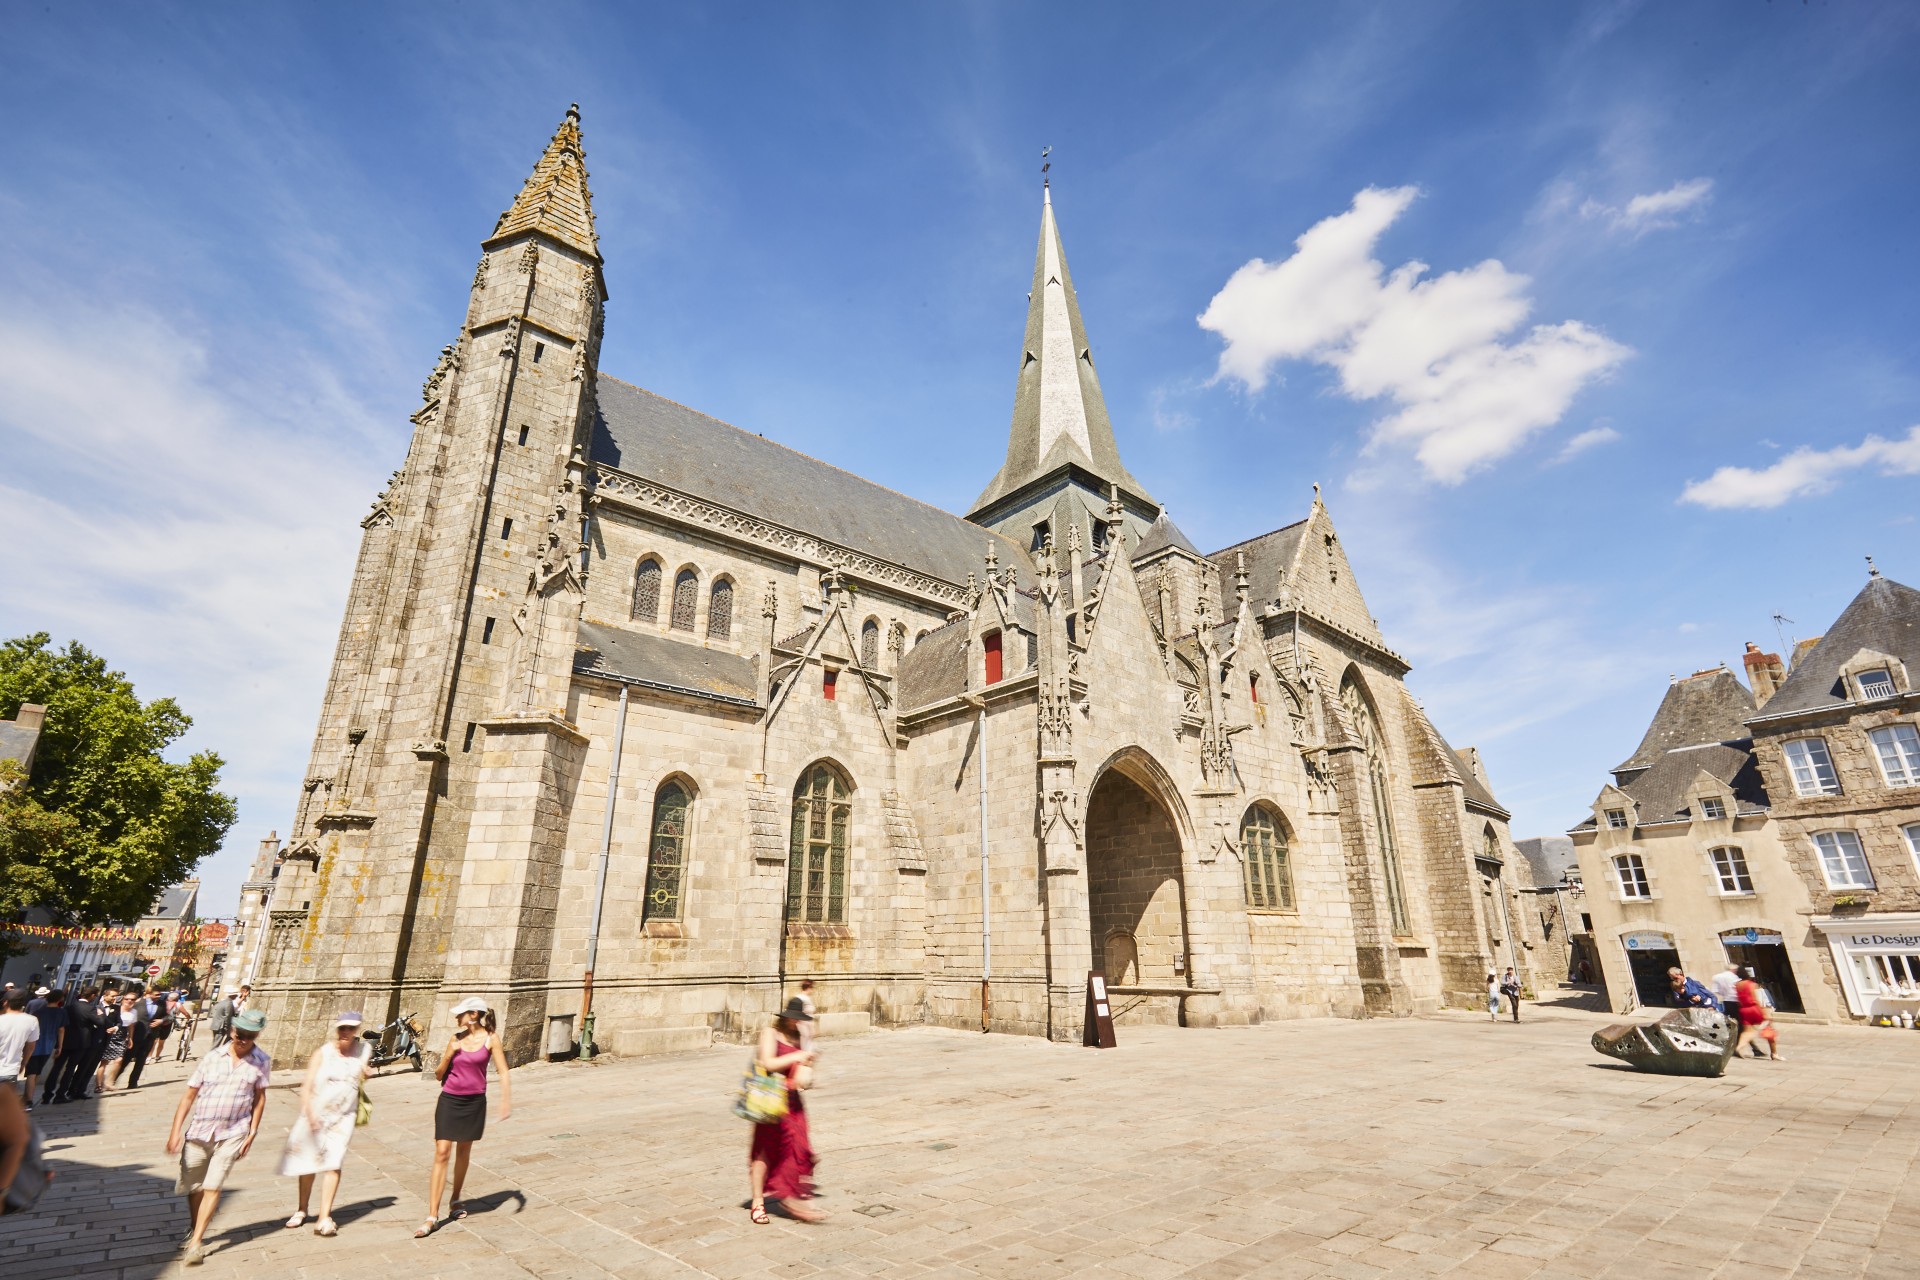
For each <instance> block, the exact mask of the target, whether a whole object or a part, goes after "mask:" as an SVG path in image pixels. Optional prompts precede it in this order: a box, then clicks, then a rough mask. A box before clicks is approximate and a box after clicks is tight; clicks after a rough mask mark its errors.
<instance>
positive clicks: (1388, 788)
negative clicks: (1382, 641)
mask: <svg viewBox="0 0 1920 1280" xmlns="http://www.w3.org/2000/svg"><path fill="white" fill-rule="evenodd" d="M1340 705H1341V706H1342V707H1343V708H1344V709H1345V710H1346V713H1347V723H1348V724H1350V725H1352V726H1353V731H1354V734H1355V735H1356V736H1357V737H1359V739H1360V745H1361V748H1362V749H1363V750H1364V751H1365V753H1366V761H1367V791H1368V794H1369V796H1370V797H1371V799H1372V801H1373V830H1374V842H1375V844H1376V845H1377V846H1378V852H1379V856H1380V867H1381V871H1382V873H1383V878H1384V879H1385V881H1386V884H1385V888H1386V891H1387V912H1388V915H1389V916H1390V917H1391V918H1392V923H1393V932H1394V935H1395V936H1396V937H1400V936H1404V935H1406V934H1408V933H1410V932H1411V931H1412V925H1411V923H1410V921H1409V918H1408V915H1407V893H1406V886H1405V885H1404V884H1403V883H1402V881H1401V878H1400V849H1399V845H1398V843H1397V841H1396V840H1395V838H1394V830H1393V787H1392V785H1391V782H1390V779H1389V778H1388V775H1387V761H1386V743H1385V742H1384V741H1383V740H1382V739H1381V737H1380V727H1379V725H1378V723H1377V722H1376V721H1375V720H1374V718H1373V707H1372V705H1371V704H1370V703H1368V701H1367V695H1366V694H1365V693H1363V692H1361V690H1360V686H1359V685H1358V684H1357V683H1356V682H1354V681H1353V680H1347V681H1346V682H1344V683H1343V684H1342V685H1341V686H1340Z"/></svg>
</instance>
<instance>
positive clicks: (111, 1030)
mask: <svg viewBox="0 0 1920 1280" xmlns="http://www.w3.org/2000/svg"><path fill="white" fill-rule="evenodd" d="M144 1012H145V1010H144V1009H143V1008H142V1007H141V1004H140V997H139V996H137V995H135V994H133V992H131V991H123V992H121V993H120V1007H119V1008H118V1009H117V1010H115V1011H114V1012H112V1013H110V1014H108V1015H107V1044H106V1048H105V1049H103V1050H102V1051H101V1053H100V1070H99V1073H98V1075H97V1077H96V1078H95V1080H94V1091H95V1092H96V1093H111V1092H113V1091H114V1090H115V1089H118V1088H119V1087H120V1073H121V1072H122V1071H123V1070H125V1069H126V1065H127V1060H128V1059H129V1058H130V1057H132V1056H133V1053H134V1046H136V1045H137V1044H139V1043H140V1028H141V1027H142V1026H143V1025H145V1024H144V1023H143V1022H142V1021H141V1018H140V1015H141V1014H142V1013H144ZM136 1065H137V1064H136ZM108 1068H112V1069H111V1070H109V1069H108Z"/></svg>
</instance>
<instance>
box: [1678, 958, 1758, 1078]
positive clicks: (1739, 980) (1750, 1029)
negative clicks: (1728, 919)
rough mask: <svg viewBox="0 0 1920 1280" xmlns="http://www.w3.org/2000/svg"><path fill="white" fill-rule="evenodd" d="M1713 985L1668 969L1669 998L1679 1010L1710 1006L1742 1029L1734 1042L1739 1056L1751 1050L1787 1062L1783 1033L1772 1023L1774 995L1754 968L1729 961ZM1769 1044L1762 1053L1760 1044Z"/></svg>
mask: <svg viewBox="0 0 1920 1280" xmlns="http://www.w3.org/2000/svg"><path fill="white" fill-rule="evenodd" d="M1711 982H1712V985H1711V986H1708V985H1707V984H1705V983H1702V982H1701V981H1700V980H1699V979H1698V978H1690V977H1688V976H1687V973H1686V970H1684V969H1669V970H1667V986H1668V988H1669V990H1668V997H1667V998H1668V1000H1669V1001H1670V1002H1671V1003H1672V1004H1673V1007H1674V1008H1676V1009H1711V1010H1712V1011H1713V1012H1715V1013H1717V1014H1719V1015H1720V1016H1721V1017H1723V1018H1725V1019H1726V1020H1727V1021H1729V1022H1731V1023H1733V1024H1734V1025H1736V1026H1738V1027H1739V1028H1740V1033H1739V1038H1738V1039H1736V1040H1735V1041H1734V1044H1733V1052H1734V1055H1735V1056H1736V1057H1737V1056H1739V1055H1740V1054H1742V1053H1745V1052H1749V1051H1751V1052H1752V1054H1753V1056H1754V1057H1756V1058H1766V1059H1768V1060H1769V1061H1773V1062H1783V1061H1785V1060H1786V1059H1785V1055H1783V1054H1782V1053H1781V1052H1780V1032H1779V1031H1778V1030H1777V1029H1776V1028H1775V1027H1774V1025H1773V1008H1774V1005H1773V995H1772V994H1771V993H1770V992H1769V991H1768V990H1767V989H1766V987H1764V986H1762V985H1761V984H1760V980H1759V978H1758V977H1756V976H1755V974H1754V971H1753V969H1752V968H1751V967H1747V968H1744V969H1742V968H1739V967H1737V966H1735V965H1734V964H1732V963H1731V962H1729V963H1728V965H1727V967H1726V968H1725V969H1723V970H1721V971H1720V972H1719V973H1716V974H1714V975H1713V978H1712V979H1711ZM1762 1044H1765V1045H1766V1051H1765V1052H1762V1051H1761V1048H1760V1046H1761V1045H1762Z"/></svg>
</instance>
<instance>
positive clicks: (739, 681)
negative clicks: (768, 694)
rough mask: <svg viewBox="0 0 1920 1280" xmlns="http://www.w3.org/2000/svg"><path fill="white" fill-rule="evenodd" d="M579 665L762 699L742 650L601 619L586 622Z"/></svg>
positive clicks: (726, 698) (719, 697)
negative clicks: (730, 650) (628, 627)
mask: <svg viewBox="0 0 1920 1280" xmlns="http://www.w3.org/2000/svg"><path fill="white" fill-rule="evenodd" d="M573 670H574V673H575V674H577V675H597V676H608V677H611V678H613V679H617V680H626V681H630V682H632V683H634V684H644V685H648V686H650V687H652V688H655V689H670V690H673V691H674V692H677V693H686V694H691V695H693V696H694V697H696V698H709V699H712V700H713V701H716V702H729V703H734V704H736V705H742V706H749V707H752V706H758V705H759V702H758V697H757V694H758V687H759V681H758V679H757V678H756V674H755V672H754V668H753V663H752V662H751V661H749V660H748V659H746V658H743V657H741V656H740V655H739V654H735V653H727V652H726V651H724V650H721V649H706V648H702V647H701V646H700V645H697V644H686V643H683V642H682V641H679V640H670V639H668V638H667V637H666V636H662V635H655V634H653V633H651V632H645V631H628V630H625V629H624V628H621V627H610V626H607V625H605V624H603V623H598V622H583V623H581V624H580V644H579V647H578V648H577V649H576V650H575V651H574V655H573Z"/></svg>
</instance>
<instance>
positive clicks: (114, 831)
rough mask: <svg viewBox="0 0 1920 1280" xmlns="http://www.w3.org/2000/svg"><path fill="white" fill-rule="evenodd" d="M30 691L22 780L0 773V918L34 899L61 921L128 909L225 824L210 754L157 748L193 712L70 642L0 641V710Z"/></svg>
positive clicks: (149, 897)
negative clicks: (145, 696) (140, 687)
mask: <svg viewBox="0 0 1920 1280" xmlns="http://www.w3.org/2000/svg"><path fill="white" fill-rule="evenodd" d="M29 702H37V703H40V704H43V705H44V706H45V707H46V708H47V719H46V725H45V728H44V729H43V730H42V732H41V735H40V745H39V748H38V750H37V752H36V754H35V756H34V761H33V770H32V773H31V774H30V775H29V776H28V777H27V778H26V779H25V780H24V785H13V786H7V785H6V784H5V783H4V782H0V918H10V917H11V915H12V913H13V912H15V911H18V910H21V909H23V908H25V907H29V906H38V907H43V908H45V909H47V910H48V911H51V912H52V913H53V915H54V917H55V918H56V919H57V920H59V921H60V922H61V923H63V924H72V925H95V924H108V923H112V922H114V921H130V920H134V919H137V918H138V917H140V916H141V915H144V914H145V913H146V911H147V908H148V907H149V906H151V905H152V903H153V900H154V898H155V897H157V896H158V895H159V893H160V891H161V890H162V889H165V888H166V887H167V886H168V885H170V884H173V883H174V882H175V881H177V880H180V879H182V878H184V877H185V876H186V875H187V873H188V872H190V871H192V869H193V868H194V866H195V864H197V863H198V862H199V861H200V860H201V859H202V858H204V857H206V856H207V855H208V854H210V853H212V852H213V851H214V850H216V849H218V848H219V847H220V842H221V840H222V839H224V838H225V836H226V834H227V831H228V829H229V828H230V827H232V826H233V823H234V820H235V818H236V816H237V814H236V811H235V807H234V802H233V798H232V797H231V796H227V795H223V794H222V793H221V792H220V791H219V789H218V788H219V783H220V766H221V763H222V762H221V759H220V757H219V756H217V755H215V754H214V753H213V752H211V751H201V752H197V753H195V754H194V755H193V756H191V757H189V758H188V759H187V760H185V761H183V762H180V763H174V762H171V761H168V760H166V759H165V758H163V755H162V753H163V752H164V751H165V750H166V748H167V747H168V745H169V744H171V743H172V742H174V741H175V740H176V739H178V738H179V737H180V735H181V734H183V733H185V732H186V731H187V730H188V728H190V727H191V726H192V724H193V721H192V720H191V719H189V718H188V716H187V714H186V713H185V712H183V711H182V710H181V709H180V708H179V706H178V705H177V704H176V703H175V702H174V701H173V699H171V698H155V699H154V700H153V701H152V702H147V703H142V702H141V701H140V699H139V697H138V696H136V695H135V693H134V691H133V685H132V684H131V683H130V682H129V681H128V680H127V678H126V677H125V676H124V675H122V674H121V673H120V672H118V671H111V670H108V668H107V664H106V662H105V661H104V660H102V659H101V658H99V657H97V656H95V655H94V654H92V653H90V652H88V651H87V649H86V648H85V647H84V646H82V645H81V644H80V643H79V642H77V641H75V642H71V643H69V644H68V645H67V647H66V648H65V649H54V648H52V647H51V640H50V638H49V637H48V636H47V634H46V633H45V632H41V633H39V634H37V635H31V636H26V637H24V638H22V639H17V640H8V641H6V642H5V643H4V644H0V719H11V718H13V717H14V716H16V715H18V714H19V710H20V706H21V704H22V703H29ZM16 772H17V771H16ZM15 781H16V783H18V782H19V781H20V780H19V779H17V778H16V779H15Z"/></svg>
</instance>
